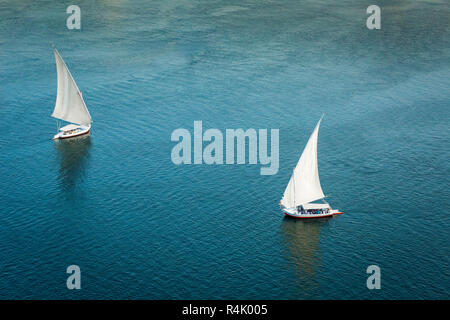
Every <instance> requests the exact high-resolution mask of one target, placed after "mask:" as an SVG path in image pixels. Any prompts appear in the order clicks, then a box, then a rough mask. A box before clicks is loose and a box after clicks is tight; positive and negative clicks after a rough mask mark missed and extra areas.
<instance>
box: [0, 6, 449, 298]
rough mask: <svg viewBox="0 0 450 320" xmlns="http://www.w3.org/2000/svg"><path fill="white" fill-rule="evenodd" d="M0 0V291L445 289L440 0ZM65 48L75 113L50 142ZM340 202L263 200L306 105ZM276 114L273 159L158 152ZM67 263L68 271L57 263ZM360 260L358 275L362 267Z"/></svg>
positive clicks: (416, 292)
mask: <svg viewBox="0 0 450 320" xmlns="http://www.w3.org/2000/svg"><path fill="white" fill-rule="evenodd" d="M372 2H373V1H324V0H320V1H319V0H311V1H300V0H295V1H261V0H254V1H192V0H189V1H151V2H150V1H140V2H139V1H133V2H127V1H78V5H79V6H80V8H81V18H82V19H81V24H82V27H81V30H68V29H67V28H66V26H65V23H66V18H67V16H68V14H66V8H67V6H68V5H69V4H71V3H70V2H61V3H57V4H55V3H54V1H31V0H28V1H0V298H1V299H11V298H23V299H78V298H80V299H103V298H107V299H237V298H240V299H397V298H406V299H433V298H441V299H447V298H448V297H449V294H448V293H449V290H450V247H449V243H450V233H449V226H450V203H449V199H450V198H449V183H450V166H449V158H450V151H449V143H450V138H449V137H450V135H449V119H450V92H449V88H450V25H449V21H450V19H449V16H450V8H449V3H448V1H444V0H442V1H439V0H436V1H433V0H429V1H395V2H394V3H393V2H392V1H378V2H377V4H378V5H379V6H381V8H382V22H381V26H382V27H381V30H368V29H367V28H366V18H367V17H368V15H367V14H366V8H367V7H368V6H369V5H370V4H373V3H372ZM51 43H54V45H55V46H56V47H57V48H58V50H59V52H60V53H61V56H62V57H63V58H64V60H65V61H66V63H67V65H68V67H69V68H70V70H71V72H72V75H73V76H74V78H75V80H76V81H77V84H78V86H79V87H80V89H81V91H82V92H83V97H84V99H85V101H86V104H87V106H88V108H89V111H90V113H91V115H92V118H93V120H94V123H93V129H92V134H91V136H90V137H86V138H84V139H79V140H75V141H63V142H54V141H52V140H51V137H52V136H53V135H54V134H55V133H56V121H55V119H53V118H51V117H50V114H51V112H52V110H53V107H54V103H55V99H56V67H55V61H54V56H53V52H52V46H51ZM323 112H324V113H325V114H326V115H325V118H324V121H323V123H322V126H321V129H320V133H319V170H320V178H321V182H322V187H323V189H324V192H325V193H326V194H328V195H330V197H329V199H328V201H329V202H330V204H331V205H332V206H333V207H335V208H339V209H341V210H343V211H344V212H345V214H344V215H341V216H338V217H336V218H333V219H328V220H320V221H306V222H303V221H293V220H287V219H285V218H283V214H282V213H281V212H280V209H279V207H278V202H279V200H280V198H281V196H282V194H283V192H284V188H285V187H286V185H287V182H288V180H289V177H290V174H291V172H292V171H291V170H292V168H293V167H294V166H295V164H296V162H297V160H298V158H299V156H300V154H301V151H302V150H303V148H304V146H305V144H306V141H307V139H308V137H309V135H310V134H311V132H312V130H313V128H314V126H315V124H316V122H317V121H318V119H319V118H320V116H321V114H322V113H323ZM194 120H202V121H203V128H204V130H205V129H208V128H217V129H220V130H222V132H225V129H227V128H231V129H233V128H243V129H248V128H255V129H259V128H267V129H272V128H278V129H279V130H280V170H279V172H278V174H276V175H272V176H261V175H260V174H259V173H260V171H259V170H260V165H213V166H211V165H190V166H189V165H184V166H176V165H174V164H173V163H172V162H171V158H170V154H171V149H172V148H173V146H174V145H175V143H173V142H171V141H170V135H171V133H172V131H173V130H175V129H177V128H180V127H181V128H187V129H189V130H191V132H192V128H193V122H194ZM72 264H76V265H79V266H80V268H81V283H82V289H81V290H78V291H77V290H72V291H70V290H68V289H67V288H66V279H67V276H68V275H67V274H66V268H67V266H69V265H72ZM372 264H375V265H378V266H380V268H381V290H368V289H367V287H366V279H367V277H368V275H367V274H366V268H367V267H368V266H369V265H372Z"/></svg>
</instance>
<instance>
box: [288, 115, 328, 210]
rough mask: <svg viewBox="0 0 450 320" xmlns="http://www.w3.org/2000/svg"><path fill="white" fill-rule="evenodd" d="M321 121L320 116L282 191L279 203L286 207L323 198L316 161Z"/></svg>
mask: <svg viewBox="0 0 450 320" xmlns="http://www.w3.org/2000/svg"><path fill="white" fill-rule="evenodd" d="M321 121H322V118H321V119H320V120H319V122H318V123H317V125H316V128H315V129H314V131H313V133H312V134H311V137H310V138H309V140H308V143H307V144H306V147H305V149H304V150H303V153H302V155H301V157H300V160H299V161H298V163H297V166H296V167H295V169H294V173H293V174H292V176H291V179H290V180H289V183H288V185H287V187H286V190H285V191H284V195H283V199H281V204H282V205H283V206H285V207H287V208H294V207H297V206H299V205H301V204H305V203H308V202H311V201H315V200H318V199H322V198H325V195H324V194H323V191H322V187H321V186H320V180H319V166H318V163H317V140H318V136H319V127H320V123H321Z"/></svg>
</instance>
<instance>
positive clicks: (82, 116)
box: [52, 49, 92, 139]
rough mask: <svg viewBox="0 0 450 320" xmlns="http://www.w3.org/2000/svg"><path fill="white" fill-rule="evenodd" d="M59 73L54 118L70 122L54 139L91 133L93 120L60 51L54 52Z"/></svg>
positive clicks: (59, 130)
mask: <svg viewBox="0 0 450 320" xmlns="http://www.w3.org/2000/svg"><path fill="white" fill-rule="evenodd" d="M54 52H55V60H56V70H57V73H58V93H57V96H56V103H55V109H54V110H53V114H52V117H54V118H56V119H60V120H64V121H67V122H70V124H68V125H66V126H64V127H62V128H59V122H58V133H57V134H56V135H55V136H54V137H53V139H67V138H72V137H77V136H81V135H83V134H87V133H89V131H90V130H91V123H92V118H91V115H90V114H89V111H88V109H87V107H86V104H85V103H84V100H83V96H82V94H81V91H80V90H79V89H78V86H77V84H76V83H75V80H74V79H73V77H72V75H71V74H70V71H69V69H68V68H67V66H66V64H65V63H64V60H63V59H62V58H61V56H60V55H59V52H58V50H56V49H55V50H54Z"/></svg>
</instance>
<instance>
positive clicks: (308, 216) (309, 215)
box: [283, 208, 343, 219]
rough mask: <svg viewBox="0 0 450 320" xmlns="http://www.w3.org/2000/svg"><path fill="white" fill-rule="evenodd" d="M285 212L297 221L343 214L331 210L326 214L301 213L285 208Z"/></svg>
mask: <svg viewBox="0 0 450 320" xmlns="http://www.w3.org/2000/svg"><path fill="white" fill-rule="evenodd" d="M283 212H284V214H285V215H286V216H288V217H291V218H296V219H317V218H327V217H332V216H334V215H338V214H343V212H340V211H339V210H335V209H330V210H328V211H327V212H324V213H300V212H298V211H297V210H296V209H295V208H283Z"/></svg>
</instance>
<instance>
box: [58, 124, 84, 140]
mask: <svg viewBox="0 0 450 320" xmlns="http://www.w3.org/2000/svg"><path fill="white" fill-rule="evenodd" d="M90 130H91V126H88V127H86V126H76V128H75V129H72V130H69V131H60V132H58V133H57V134H55V136H54V137H53V140H58V139H68V138H74V137H79V136H82V135H85V134H88V133H89V132H90Z"/></svg>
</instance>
